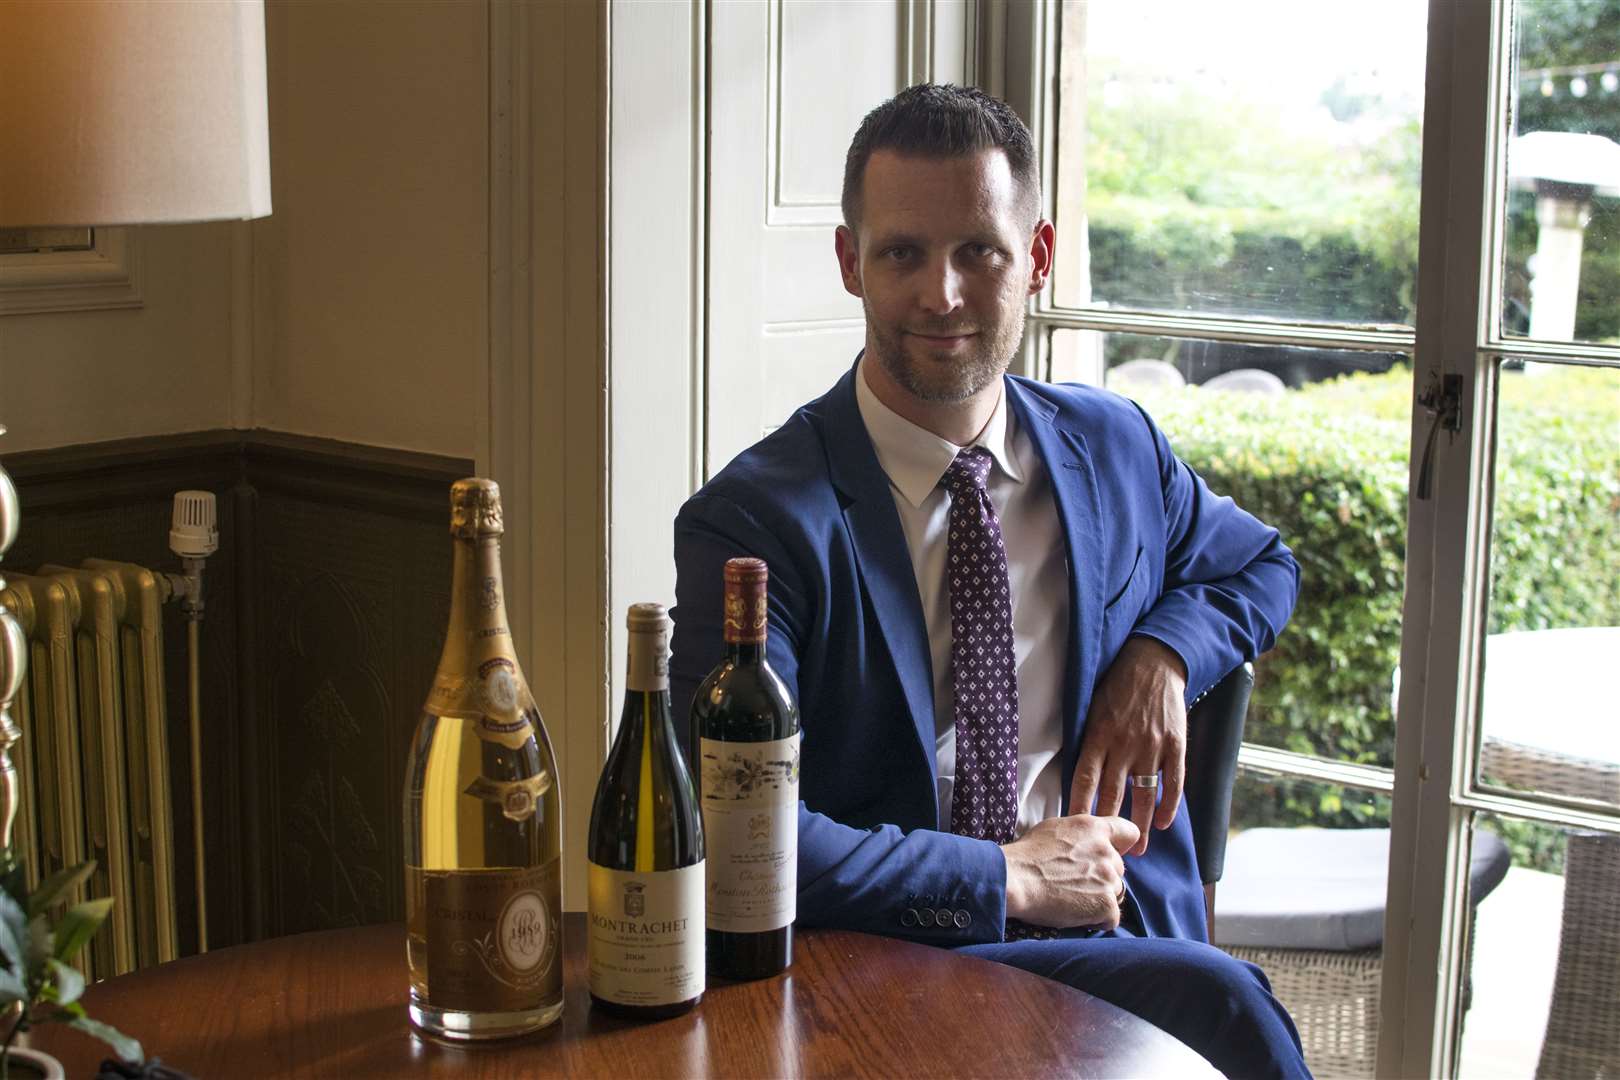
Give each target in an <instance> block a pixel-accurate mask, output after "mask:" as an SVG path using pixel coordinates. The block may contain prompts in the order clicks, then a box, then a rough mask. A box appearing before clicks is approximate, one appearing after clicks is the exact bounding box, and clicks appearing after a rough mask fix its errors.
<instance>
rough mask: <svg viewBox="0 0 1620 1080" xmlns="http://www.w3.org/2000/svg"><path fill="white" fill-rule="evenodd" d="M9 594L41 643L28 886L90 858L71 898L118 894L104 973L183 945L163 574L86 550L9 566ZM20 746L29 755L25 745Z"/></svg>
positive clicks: (26, 842) (27, 713) (23, 833)
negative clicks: (88, 872) (70, 558)
mask: <svg viewBox="0 0 1620 1080" xmlns="http://www.w3.org/2000/svg"><path fill="white" fill-rule="evenodd" d="M6 584H7V586H8V587H7V588H6V589H5V590H3V591H0V603H3V604H4V605H5V606H6V607H7V608H9V609H10V610H11V611H12V613H13V614H15V615H16V617H17V621H18V622H19V623H21V624H22V628H23V632H24V634H25V635H26V636H27V638H28V642H29V654H30V656H29V665H28V678H27V680H26V681H25V682H24V684H23V687H22V690H21V692H20V693H19V694H18V696H17V702H16V705H15V711H16V719H17V723H18V725H19V726H20V727H21V728H22V732H23V738H22V743H21V745H20V747H14V748H13V755H14V756H20V757H21V761H20V762H18V768H19V769H20V770H21V773H22V784H21V786H22V797H21V800H20V806H19V810H18V815H17V827H16V839H15V843H16V844H17V847H18V849H19V851H20V852H21V854H22V855H23V857H24V859H25V860H26V862H27V868H28V877H29V885H30V887H32V886H33V885H35V884H37V883H38V882H39V880H40V879H41V878H43V877H45V876H48V875H49V874H52V873H55V872H56V871H57V870H60V869H63V868H64V867H68V866H73V865H76V864H78V863H80V862H83V861H84V860H85V859H87V858H93V859H95V860H96V872H95V874H94V875H93V876H92V877H91V879H90V880H89V882H87V883H86V884H84V885H81V886H79V888H78V895H76V896H75V897H73V898H72V899H73V901H74V902H76V901H78V900H82V899H85V898H87V897H91V896H111V897H113V898H114V900H115V903H114V905H113V911H112V916H111V917H110V918H109V919H108V920H107V922H106V923H105V924H104V925H103V926H102V928H101V930H100V931H99V932H98V933H97V934H96V936H95V938H94V939H93V940H92V941H91V943H90V947H89V948H88V949H87V950H86V951H85V953H84V954H83V956H84V957H85V958H84V960H83V961H82V962H80V966H81V967H82V968H83V970H84V972H85V974H86V975H88V976H90V977H91V978H93V979H99V978H106V977H107V976H110V975H119V974H123V973H124V972H126V971H131V970H134V969H135V968H137V967H144V966H146V965H148V964H156V963H161V962H163V961H166V960H173V959H174V958H175V957H176V956H177V955H178V948H177V940H176V939H177V936H178V935H177V928H176V920H175V905H174V841H173V828H172V818H171V804H170V799H169V757H168V732H167V724H166V722H165V707H164V691H163V623H162V617H163V601H164V599H165V598H166V594H167V592H168V587H167V585H168V583H167V581H166V579H164V578H163V577H162V576H161V575H159V574H155V573H153V572H152V571H150V570H146V569H144V568H142V567H139V566H134V565H131V564H129V563H118V562H109V561H106V560H101V559H87V560H85V562H84V565H83V566H81V567H62V566H46V567H42V568H41V569H40V572H39V573H38V574H36V575H25V574H8V575H7V577H6ZM19 751H20V754H19Z"/></svg>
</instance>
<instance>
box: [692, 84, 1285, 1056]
mask: <svg viewBox="0 0 1620 1080" xmlns="http://www.w3.org/2000/svg"><path fill="white" fill-rule="evenodd" d="M1037 177H1038V174H1037V171H1036V165H1035V159H1034V150H1033V147H1032V144H1031V140H1030V136H1029V132H1028V130H1027V129H1026V128H1025V127H1024V125H1023V123H1022V122H1021V121H1020V120H1019V119H1018V118H1017V116H1016V115H1015V114H1014V113H1013V112H1012V111H1011V110H1010V109H1009V108H1008V107H1007V106H1006V105H1005V104H1003V103H1001V102H999V101H995V100H994V99H992V98H989V97H987V96H986V95H984V94H982V93H980V92H979V91H976V90H970V89H962V88H958V87H937V86H916V87H912V88H910V89H909V90H906V91H904V92H903V93H901V94H900V95H898V96H897V97H896V98H894V99H893V100H891V101H889V102H887V103H885V104H884V105H882V106H880V107H879V108H877V109H876V110H874V111H873V112H872V113H871V114H870V115H868V116H867V118H866V119H865V121H864V122H863V123H862V125H861V127H860V130H859V131H858V132H857V134H856V136H855V139H854V142H853V144H852V145H851V147H850V151H849V156H848V159H847V162H846V166H845V180H844V218H845V225H844V226H843V227H841V228H839V229H838V231H837V235H836V241H835V248H836V252H837V256H838V263H839V269H840V272H841V274H842V275H843V281H844V287H845V288H846V289H847V290H848V291H849V292H851V293H852V294H854V295H855V296H858V297H860V299H861V301H862V304H863V306H864V308H865V312H866V347H865V349H864V350H863V352H862V354H861V356H860V357H859V358H858V359H857V361H856V364H855V366H854V368H853V369H852V370H851V371H850V372H849V373H848V374H846V375H845V376H844V377H843V378H842V379H841V380H840V381H839V383H838V384H837V385H836V386H834V387H833V389H832V390H831V391H830V392H828V393H827V394H826V395H825V396H824V397H822V398H821V399H819V400H817V401H815V402H812V403H811V404H809V405H806V406H805V407H804V408H802V409H800V410H799V411H798V412H797V413H795V414H794V416H793V417H792V418H790V419H789V420H788V421H787V423H785V424H784V425H783V426H782V427H781V428H780V429H778V430H777V431H776V432H774V433H773V434H772V435H771V436H770V437H768V438H766V439H765V440H763V441H762V442H760V443H758V444H757V445H755V446H754V447H752V448H751V449H749V450H748V451H746V452H744V453H743V454H741V455H740V456H739V457H738V458H737V459H736V460H735V461H734V462H732V463H731V464H730V465H729V466H728V467H727V468H726V469H725V470H724V471H722V472H721V473H720V474H719V475H718V476H716V477H715V478H714V479H713V480H712V481H711V482H710V483H709V484H707V485H706V486H705V487H704V488H703V490H701V491H700V492H698V493H697V494H696V495H694V496H693V497H692V498H691V499H690V500H689V501H688V502H687V503H686V505H685V506H684V507H683V508H682V509H681V512H680V515H679V516H678V518H677V520H676V523H675V556H676V568H677V574H678V581H677V586H676V595H677V608H676V613H675V616H676V618H675V626H676V630H675V642H674V656H673V660H672V665H671V679H672V689H673V690H674V694H675V701H676V706H677V708H681V707H684V706H685V705H687V704H688V703H689V702H690V701H691V696H692V693H693V691H694V689H695V687H696V685H697V683H698V682H699V680H700V679H701V678H702V676H703V674H704V671H705V669H706V668H707V667H708V666H709V664H710V663H712V660H713V657H714V656H715V654H716V651H717V649H718V643H719V641H720V638H721V633H720V626H721V613H720V600H721V585H720V582H721V566H722V564H723V562H724V560H725V559H727V558H729V557H732V556H736V555H753V556H758V557H760V558H763V559H765V560H766V561H767V562H768V563H769V565H770V572H771V581H770V627H769V633H770V637H769V644H768V654H769V658H770V661H771V664H772V666H773V667H775V669H776V671H777V672H778V673H779V674H780V675H781V676H782V678H783V679H784V680H786V682H787V684H788V686H789V687H790V688H791V689H792V690H793V691H794V693H795V696H796V697H797V699H798V701H799V706H800V712H801V717H802V722H803V727H804V740H803V747H802V756H801V777H802V779H801V789H800V790H801V795H802V796H803V802H802V804H801V806H800V813H799V869H798V875H799V876H798V881H799V894H798V921H799V922H800V923H801V924H802V925H807V926H839V927H846V928H850V929H855V930H863V931H866V932H869V933H880V934H894V935H898V936H904V937H910V938H913V939H917V940H922V941H928V942H933V943H936V944H941V945H950V946H956V947H960V948H962V950H963V951H964V952H969V953H972V954H974V955H978V956H983V957H986V958H989V959H993V960H997V961H1000V962H1003V963H1008V964H1013V965H1015V966H1018V967H1021V968H1025V969H1026V970H1030V971H1035V972H1038V973H1041V974H1044V975H1047V976H1049V977H1051V978H1056V979H1060V980H1062V981H1064V982H1066V983H1069V984H1070V985H1073V986H1076V987H1078V988H1080V989H1083V990H1086V991H1088V992H1090V993H1093V994H1095V995H1097V996H1099V997H1102V998H1104V999H1106V1000H1108V1001H1111V1002H1114V1003H1115V1004H1117V1005H1120V1006H1121V1007H1123V1008H1126V1009H1128V1010H1130V1011H1132V1012H1135V1013H1137V1014H1138V1015H1140V1016H1143V1017H1145V1018H1146V1019H1148V1020H1150V1021H1152V1022H1153V1023H1155V1024H1157V1025H1159V1026H1160V1027H1162V1028H1164V1029H1166V1030H1168V1031H1170V1032H1171V1033H1172V1034H1175V1035H1177V1036H1178V1037H1180V1038H1181V1039H1182V1040H1183V1041H1185V1042H1187V1043H1188V1044H1189V1045H1191V1046H1193V1047H1194V1048H1195V1049H1197V1050H1199V1051H1200V1052H1201V1053H1203V1054H1204V1055H1205V1056H1206V1057H1208V1058H1209V1059H1210V1060H1211V1061H1212V1062H1213V1063H1215V1064H1216V1065H1217V1067H1219V1068H1221V1069H1222V1070H1223V1071H1225V1072H1227V1073H1228V1074H1230V1075H1235V1076H1299V1075H1305V1067H1304V1064H1303V1061H1302V1060H1301V1058H1300V1054H1299V1043H1298V1037H1297V1036H1296V1035H1295V1033H1294V1029H1293V1026H1292V1024H1291V1023H1290V1022H1289V1020H1288V1018H1287V1015H1286V1013H1285V1012H1284V1011H1283V1010H1282V1008H1281V1007H1280V1006H1279V1005H1278V1004H1277V1002H1276V1001H1275V999H1273V998H1272V997H1271V996H1270V994H1269V988H1268V987H1267V985H1266V983H1265V981H1264V978H1263V976H1261V975H1260V974H1259V971H1258V969H1255V968H1252V967H1250V966H1248V965H1245V964H1241V963H1239V962H1237V961H1235V960H1232V959H1231V958H1230V957H1227V956H1226V955H1225V954H1224V953H1221V952H1219V951H1218V950H1215V949H1213V948H1212V947H1210V946H1209V945H1208V944H1206V943H1204V938H1205V912H1204V902H1203V891H1202V888H1201V886H1200V882H1199V878H1198V871H1197V867H1196V864H1195V862H1194V858H1193V852H1192V844H1191V834H1190V830H1189V828H1188V826H1187V821H1186V815H1185V814H1183V813H1179V812H1178V811H1179V809H1180V806H1181V783H1182V771H1183V749H1184V746H1185V743H1186V731H1185V728H1186V703H1187V701H1188V700H1191V699H1192V698H1194V697H1196V696H1197V695H1198V694H1200V693H1202V692H1203V691H1204V690H1206V689H1207V688H1209V687H1210V686H1211V685H1213V684H1214V683H1215V682H1217V681H1218V680H1219V679H1220V678H1221V677H1223V676H1224V675H1225V674H1226V673H1227V672H1228V671H1229V670H1231V669H1232V668H1233V667H1235V666H1236V665H1237V664H1238V663H1240V662H1242V661H1243V660H1244V659H1246V658H1251V657H1253V656H1254V655H1256V654H1257V653H1259V652H1261V651H1263V650H1264V649H1266V648H1269V647H1270V645H1271V643H1272V641H1273V639H1274V638H1275V635H1276V633H1277V632H1278V630H1280V629H1281V627H1282V625H1283V623H1284V622H1286V620H1287V618H1288V615H1289V613H1290V612H1291V610H1292V607H1293V601H1294V597H1295V595H1296V592H1297V583H1298V571H1297V568H1296V566H1295V564H1294V561H1293V558H1292V556H1291V555H1290V554H1289V552H1288V550H1287V549H1286V548H1285V547H1284V546H1283V545H1282V543H1281V542H1280V541H1279V539H1278V536H1277V533H1276V532H1275V530H1272V529H1269V528H1267V527H1266V526H1264V525H1262V524H1261V523H1260V522H1258V521H1256V520H1255V519H1254V518H1252V517H1250V516H1249V515H1248V514H1246V513H1244V512H1243V511H1242V510H1240V509H1238V508H1237V507H1236V506H1235V505H1234V504H1233V503H1232V502H1231V500H1229V499H1225V498H1218V497H1216V496H1215V495H1213V494H1212V493H1211V492H1210V491H1209V490H1208V489H1207V488H1206V487H1205V486H1204V484H1203V482H1202V481H1201V480H1199V479H1198V477H1197V476H1195V475H1194V474H1193V473H1192V471H1191V470H1190V469H1188V468H1187V467H1186V466H1185V465H1184V464H1182V463H1181V462H1180V461H1178V460H1177V459H1176V458H1175V457H1174V455H1173V454H1172V453H1171V451H1170V447H1169V445H1168V443H1167V442H1166V441H1165V439H1164V437H1163V435H1161V434H1160V433H1159V431H1158V430H1157V428H1155V427H1154V426H1153V424H1152V423H1151V421H1150V420H1149V419H1148V418H1147V416H1146V415H1145V414H1144V413H1142V412H1141V411H1140V410H1139V409H1138V408H1137V407H1136V406H1135V405H1133V404H1132V403H1131V402H1129V401H1126V400H1124V399H1123V398H1119V397H1116V396H1114V395H1111V394H1108V393H1106V392H1103V391H1100V390H1096V389H1092V388H1085V387H1067V386H1061V387H1060V386H1051V385H1046V384H1041V383H1037V382H1032V381H1029V380H1024V379H1019V378H1014V377H1010V376H1007V375H1006V374H1005V372H1006V369H1007V367H1008V364H1009V362H1010V360H1011V358H1012V356H1013V354H1014V353H1015V351H1016V350H1017V348H1018V345H1019V342H1020V339H1021V337H1022V333H1023V320H1024V306H1025V303H1026V301H1027V298H1028V297H1029V296H1032V295H1034V294H1036V293H1037V292H1039V291H1040V289H1041V287H1042V285H1043V284H1044V282H1045V280H1046V277H1047V275H1048V274H1049V273H1050V272H1051V268H1052V258H1053V230H1052V225H1051V223H1050V222H1048V221H1045V220H1043V219H1041V218H1040V191H1039V181H1038V178H1037ZM1156 795H1158V796H1162V797H1161V798H1159V799H1158V801H1157V803H1155V796H1156ZM1122 809H1124V810H1125V814H1126V816H1116V815H1119V814H1120V813H1121V810H1122ZM1155 831H1157V833H1158V835H1157V836H1151V835H1150V834H1152V833H1154V832H1155Z"/></svg>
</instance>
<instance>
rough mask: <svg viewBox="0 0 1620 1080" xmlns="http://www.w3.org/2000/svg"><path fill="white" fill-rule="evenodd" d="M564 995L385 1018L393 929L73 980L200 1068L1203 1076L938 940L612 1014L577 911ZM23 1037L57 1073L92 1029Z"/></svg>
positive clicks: (93, 1048)
mask: <svg viewBox="0 0 1620 1080" xmlns="http://www.w3.org/2000/svg"><path fill="white" fill-rule="evenodd" d="M563 933H564V948H565V950H566V951H565V965H566V966H565V985H566V987H567V1003H566V1005H565V1007H564V1011H563V1017H562V1019H561V1020H560V1021H558V1023H557V1024H555V1025H554V1026H553V1027H552V1028H550V1029H548V1030H547V1031H545V1032H542V1033H540V1034H538V1035H534V1036H531V1037H528V1038H526V1039H519V1040H515V1041H512V1042H507V1043H502V1044H498V1045H487V1046H478V1047H473V1048H463V1047H460V1046H449V1045H443V1044H440V1043H436V1042H433V1041H431V1040H428V1039H426V1038H423V1037H422V1036H420V1035H418V1034H416V1033H415V1032H414V1031H413V1030H412V1029H411V1027H410V1022H409V1020H408V1019H407V1017H406V1015H405V1000H406V993H407V991H406V978H405V942H404V929H403V927H401V926H398V925H390V926H370V927H364V928H361V929H356V930H332V931H324V932H320V933H313V934H299V935H296V936H293V937H285V938H277V939H274V940H270V941H263V942H259V943H256V944H252V945H242V946H237V947H235V948H229V949H221V950H218V951H216V952H212V953H209V954H207V955H205V956H198V957H189V958H187V959H184V960H177V961H175V962H173V963H169V964H164V965H161V966H159V967H155V968H148V969H146V970H144V971H138V972H135V973H133V974H130V975H125V976H122V977H120V978H116V979H110V980H108V981H107V982H104V983H101V984H99V985H97V986H94V987H92V988H91V989H90V990H89V992H88V993H87V994H86V997H85V1004H86V1007H87V1008H88V1009H89V1011H90V1015H91V1016H94V1017H96V1018H98V1019H101V1020H105V1021H107V1022H108V1023H111V1024H114V1025H116V1026H117V1027H118V1028H120V1029H121V1030H123V1031H124V1032H125V1033H126V1034H129V1035H132V1036H134V1037H136V1038H138V1039H140V1040H141V1041H142V1043H143V1044H144V1046H145V1048H146V1052H147V1053H148V1054H150V1055H152V1056H155V1057H160V1058H162V1059H163V1061H164V1062H165V1063H166V1064H168V1065H172V1066H174V1067H175V1068H178V1069H183V1070H185V1071H187V1072H189V1073H191V1074H192V1075H194V1076H196V1077H198V1078H199V1080H202V1078H213V1077H237V1076H243V1077H245V1076H252V1077H345V1078H346V1077H360V1076H389V1077H394V1076H406V1075H420V1076H455V1077H516V1076H524V1077H529V1076H560V1075H569V1076H604V1077H614V1078H621V1077H634V1078H637V1080H640V1078H642V1077H664V1076H738V1077H765V1076H772V1077H775V1076H883V1077H890V1076H930V1077H936V1076H986V1077H988V1076H996V1077H1014V1076H1016V1077H1033V1076H1055V1075H1060V1074H1061V1075H1065V1076H1133V1077H1174V1078H1176V1080H1195V1078H1199V1077H1217V1076H1218V1075H1219V1074H1218V1073H1216V1072H1215V1071H1214V1069H1212V1068H1211V1067H1210V1066H1209V1065H1208V1064H1207V1063H1206V1062H1205V1061H1204V1060H1203V1059H1202V1058H1201V1057H1199V1056H1198V1055H1197V1054H1195V1053H1193V1052H1192V1051H1191V1050H1189V1049H1188V1048H1187V1047H1186V1046H1185V1045H1183V1044H1182V1043H1180V1042H1178V1041H1177V1040H1176V1039H1174V1038H1172V1037H1170V1036H1169V1035H1167V1034H1165V1033H1164V1032H1162V1031H1160V1030H1159V1029H1158V1028H1156V1027H1153V1026H1152V1025H1150V1024H1148V1023H1146V1022H1145V1021H1142V1020H1140V1019H1138V1018H1136V1017H1135V1016H1132V1015H1131V1014H1129V1013H1126V1012H1124V1011H1122V1010H1120V1009H1117V1008H1115V1007H1114V1006H1112V1005H1110V1004H1108V1003H1107V1002H1104V1001H1101V1000H1099V999H1097V998H1094V997H1092V996H1090V995H1089V994H1084V993H1081V992H1080V991H1078V990H1071V989H1069V988H1068V987H1066V986H1062V985H1059V984H1058V983H1054V982H1051V981H1048V980H1046V979H1043V978H1040V977H1039V976H1035V975H1031V974H1029V973H1027V972H1023V971H1019V970H1016V969H1014V968H1010V967H1005V966H1003V965H1000V964H994V963H991V962H989V961H986V960H979V959H976V958H973V957H967V956H959V955H957V954H955V953H952V952H949V951H947V950H945V949H937V948H932V947H930V946H926V945H914V944H910V943H907V942H901V941H895V940H892V939H889V938H880V937H872V936H869V935H865V934H855V933H845V932H834V931H807V932H804V933H801V934H800V935H799V936H798V939H797V941H796V942H795V943H794V944H795V949H794V954H795V955H794V964H793V967H792V968H791V969H790V970H789V972H788V973H787V974H786V975H785V976H781V977H778V978H775V979H768V980H763V981H760V982H751V983H737V984H720V985H713V986H710V987H709V990H708V992H707V993H706V994H705V995H704V998H703V1002H702V1004H701V1005H699V1006H698V1008H697V1009H696V1010H694V1011H693V1012H691V1013H689V1014H687V1015H686V1016H683V1017H680V1018H678V1019H675V1020H668V1021H664V1022H662V1023H657V1024H631V1023H627V1022H623V1021H619V1020H615V1019H613V1018H610V1017H606V1016H603V1015H600V1014H597V1013H593V1012H592V1011H591V1008H590V999H589V996H588V994H587V992H586V988H585V925H584V917H583V916H582V915H579V914H569V915H567V916H566V917H565V919H564V930H563ZM33 1044H34V1045H35V1046H38V1047H40V1048H41V1049H44V1050H47V1051H49V1052H50V1053H53V1054H55V1055H56V1056H57V1057H59V1058H60V1059H61V1060H62V1062H63V1064H64V1065H65V1066H66V1068H67V1074H68V1076H69V1077H70V1078H76V1077H87V1076H91V1075H93V1073H94V1070H95V1067H96V1063H97V1062H98V1061H100V1059H101V1058H102V1057H104V1056H105V1048H104V1047H102V1046H101V1044H99V1043H95V1042H93V1041H91V1040H90V1039H88V1038H86V1037H84V1036H82V1035H80V1034H78V1033H77V1032H74V1031H70V1030H67V1029H63V1028H56V1027H52V1026H49V1025H48V1026H46V1027H43V1028H40V1029H37V1030H36V1032H35V1034H34V1041H33Z"/></svg>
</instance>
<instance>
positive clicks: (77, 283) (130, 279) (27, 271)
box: [0, 228, 143, 315]
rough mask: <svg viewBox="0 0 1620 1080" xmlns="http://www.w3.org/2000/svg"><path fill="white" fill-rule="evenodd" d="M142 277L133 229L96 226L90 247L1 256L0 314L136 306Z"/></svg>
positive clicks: (30, 313)
mask: <svg viewBox="0 0 1620 1080" xmlns="http://www.w3.org/2000/svg"><path fill="white" fill-rule="evenodd" d="M140 279H141V257H140V243H139V241H138V240H137V238H136V233H135V230H134V229H128V228H118V229H109V228H102V229H96V230H95V240H94V244H93V246H92V247H91V249H90V250H89V251H51V252H42V253H24V254H16V255H0V315H34V314H38V313H41V312H48V311H98V310H104V309H110V308H138V307H140V306H142V303H143V300H142V297H141V284H140Z"/></svg>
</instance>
